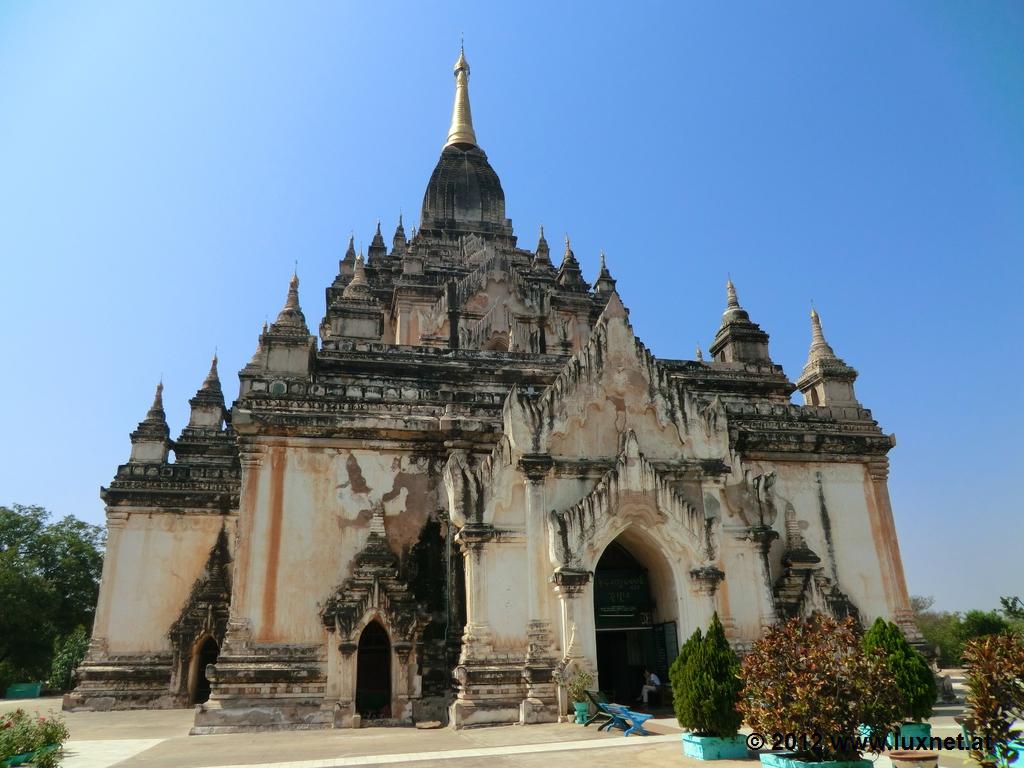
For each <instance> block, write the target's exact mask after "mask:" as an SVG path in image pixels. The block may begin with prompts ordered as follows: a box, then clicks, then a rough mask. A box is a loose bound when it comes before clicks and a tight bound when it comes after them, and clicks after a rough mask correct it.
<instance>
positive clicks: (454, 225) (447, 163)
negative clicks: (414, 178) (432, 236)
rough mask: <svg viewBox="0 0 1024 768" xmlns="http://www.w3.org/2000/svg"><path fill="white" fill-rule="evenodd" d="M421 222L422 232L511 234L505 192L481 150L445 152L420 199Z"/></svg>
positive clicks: (464, 147)
mask: <svg viewBox="0 0 1024 768" xmlns="http://www.w3.org/2000/svg"><path fill="white" fill-rule="evenodd" d="M420 221H421V224H420V226H421V227H422V228H424V229H435V230H452V231H455V232H460V233H461V232H475V233H478V234H481V235H488V234H502V235H507V234H511V226H510V225H509V222H508V220H507V219H506V218H505V192H504V191H503V190H502V188H501V181H500V180H499V179H498V174H496V173H495V172H494V169H493V168H492V167H491V164H490V163H489V162H487V155H486V154H484V151H483V150H482V149H480V148H479V147H477V146H474V145H473V144H450V145H448V146H446V147H445V148H444V150H443V151H442V152H441V159H440V160H438V161H437V167H435V168H434V172H433V173H432V174H431V175H430V182H429V183H428V184H427V191H426V193H425V194H424V195H423V211H422V214H421V216H420Z"/></svg>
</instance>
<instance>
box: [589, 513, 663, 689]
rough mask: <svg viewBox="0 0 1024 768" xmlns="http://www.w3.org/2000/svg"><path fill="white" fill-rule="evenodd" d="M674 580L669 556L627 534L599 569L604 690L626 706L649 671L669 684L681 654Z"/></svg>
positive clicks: (597, 615) (597, 625)
mask: <svg viewBox="0 0 1024 768" xmlns="http://www.w3.org/2000/svg"><path fill="white" fill-rule="evenodd" d="M677 612H678V608H677V605H676V590H675V580H674V578H673V576H672V572H671V567H670V566H669V565H668V562H667V561H665V559H664V556H663V555H661V553H660V552H658V551H656V550H655V549H654V548H653V547H652V546H650V545H649V544H647V543H646V542H644V541H642V540H640V539H638V538H637V537H634V536H630V535H629V533H628V532H624V533H623V534H622V535H620V536H619V537H618V538H616V539H615V540H614V541H613V542H612V543H611V544H609V545H608V547H607V548H606V549H605V551H604V553H603V554H602V555H601V558H600V559H599V560H598V562H597V567H596V568H595V569H594V629H595V630H596V643H597V673H598V681H599V683H600V686H601V690H602V691H603V692H605V693H606V694H608V695H609V697H614V698H613V700H614V701H617V702H621V703H630V702H633V701H635V700H636V699H637V698H638V697H639V695H640V688H641V686H642V685H643V682H644V676H643V673H644V669H645V668H646V669H649V670H651V671H652V672H654V673H655V674H657V675H658V677H659V679H660V680H661V683H662V685H663V686H664V685H666V684H667V682H668V667H669V665H670V664H671V663H672V661H674V660H675V657H676V655H677V654H678V652H679V645H678V632H677V626H678V624H677V621H678V616H677Z"/></svg>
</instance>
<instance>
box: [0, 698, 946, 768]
mask: <svg viewBox="0 0 1024 768" xmlns="http://www.w3.org/2000/svg"><path fill="white" fill-rule="evenodd" d="M958 682H959V681H958ZM958 693H959V694H960V695H961V696H962V691H958ZM19 706H20V707H24V708H25V709H28V710H30V711H37V712H40V713H43V714H45V713H47V712H59V711H60V699H56V698H54V699H31V700H23V701H4V700H0V712H4V711H9V710H11V709H15V708H17V707H19ZM959 712H960V707H959V706H957V707H937V708H936V712H935V715H936V716H935V717H933V718H932V727H933V732H934V735H936V736H952V735H955V734H956V733H958V732H959V727H958V726H956V724H955V723H954V722H953V715H954V714H959ZM192 718H193V712H192V710H190V709H175V710H153V711H130V712H69V713H65V719H66V721H67V724H68V728H69V729H70V730H71V740H70V741H69V742H68V743H67V745H66V747H65V757H64V760H63V762H62V766H63V768H113V767H114V766H116V768H344V767H346V766H370V765H396V764H401V765H402V766H403V768H436V766H437V765H438V763H439V762H443V763H445V764H448V763H452V765H453V766H454V768H513V767H514V768H551V766H552V763H554V762H556V761H557V763H558V765H559V768H562V766H585V767H586V768H623V765H625V764H628V765H629V768H668V767H669V766H671V767H672V768H680V766H682V768H701V766H706V765H707V764H706V763H703V764H702V763H701V762H700V761H696V760H691V759H689V758H686V757H684V756H683V755H682V748H681V745H680V743H679V729H678V727H677V726H676V723H675V720H674V719H672V718H666V719H654V720H651V721H649V723H648V727H649V728H650V730H651V731H653V732H654V733H655V735H652V736H647V737H633V736H631V737H629V738H626V737H624V736H623V735H622V734H621V732H614V733H604V732H598V731H597V729H596V728H594V727H593V726H591V727H589V728H582V727H580V726H578V725H572V724H568V723H565V724H546V725H530V726H501V727H494V728H479V729H471V730H464V731H455V730H452V729H450V728H438V729H434V730H417V729H414V728H362V729H358V730H333V729H328V730H317V731H273V732H267V733H254V734H221V735H215V736H189V735H188V731H189V728H190V727H191V726H192ZM965 758H966V754H965V753H960V752H943V753H941V755H940V766H941V767H942V768H965V762H966V760H965ZM757 765H758V763H757V762H755V761H752V760H745V761H728V760H727V761H716V763H715V768H756V767H757ZM875 768H891V763H890V761H889V760H888V758H885V757H879V758H877V759H876V760H875Z"/></svg>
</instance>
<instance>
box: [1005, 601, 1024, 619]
mask: <svg viewBox="0 0 1024 768" xmlns="http://www.w3.org/2000/svg"><path fill="white" fill-rule="evenodd" d="M999 604H1000V606H1001V607H1000V610H1001V611H1002V612H1003V615H1004V616H1005V617H1006V618H1007V619H1010V620H1011V621H1012V620H1014V619H1024V600H1021V599H1020V598H1019V597H1017V596H1013V597H1000V598H999Z"/></svg>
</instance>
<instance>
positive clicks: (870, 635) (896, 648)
mask: <svg viewBox="0 0 1024 768" xmlns="http://www.w3.org/2000/svg"><path fill="white" fill-rule="evenodd" d="M861 644H862V645H863V646H864V650H865V651H869V652H870V651H872V650H874V649H880V650H881V652H882V653H883V654H884V656H885V663H886V666H887V667H888V670H889V674H890V676H891V677H892V680H893V682H894V683H895V684H896V687H897V688H898V689H899V692H900V698H901V699H902V701H903V710H902V714H903V717H904V718H906V719H907V720H917V721H921V720H927V719H928V718H929V717H931V714H932V707H933V706H934V705H935V698H936V696H937V694H938V691H937V690H936V687H935V675H933V674H932V671H931V669H929V668H928V662H927V660H926V659H925V658H924V656H922V655H921V654H920V653H919V652H918V651H916V650H914V648H913V646H911V645H910V643H908V642H907V639H906V638H905V637H904V636H903V633H902V632H901V631H900V628H899V627H897V626H896V625H895V624H893V623H892V622H891V621H886V620H885V619H882V618H877V619H875V623H874V624H872V625H871V629H869V630H868V631H867V632H866V633H865V634H864V637H863V638H861Z"/></svg>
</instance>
